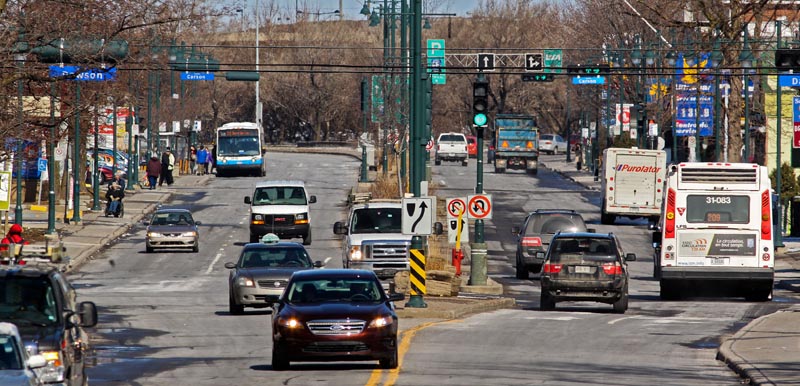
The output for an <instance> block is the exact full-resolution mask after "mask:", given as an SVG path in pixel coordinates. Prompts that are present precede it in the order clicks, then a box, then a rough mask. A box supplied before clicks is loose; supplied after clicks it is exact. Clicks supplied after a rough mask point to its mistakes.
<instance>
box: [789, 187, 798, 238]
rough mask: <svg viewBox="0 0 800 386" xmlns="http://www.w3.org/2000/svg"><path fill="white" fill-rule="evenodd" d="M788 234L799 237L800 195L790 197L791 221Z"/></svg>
mask: <svg viewBox="0 0 800 386" xmlns="http://www.w3.org/2000/svg"><path fill="white" fill-rule="evenodd" d="M789 236H792V237H800V196H794V197H792V222H791V224H790V232H789Z"/></svg>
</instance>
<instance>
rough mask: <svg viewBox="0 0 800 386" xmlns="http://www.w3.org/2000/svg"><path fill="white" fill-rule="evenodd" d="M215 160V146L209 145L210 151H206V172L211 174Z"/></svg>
mask: <svg viewBox="0 0 800 386" xmlns="http://www.w3.org/2000/svg"><path fill="white" fill-rule="evenodd" d="M216 160H217V147H216V146H213V145H212V146H211V151H210V152H208V159H207V160H206V172H207V173H209V174H211V173H212V172H213V171H214V170H213V169H214V162H215V161H216Z"/></svg>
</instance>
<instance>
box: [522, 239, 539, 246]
mask: <svg viewBox="0 0 800 386" xmlns="http://www.w3.org/2000/svg"><path fill="white" fill-rule="evenodd" d="M522 246H523V247H541V246H542V239H541V237H523V238H522Z"/></svg>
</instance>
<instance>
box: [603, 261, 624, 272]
mask: <svg viewBox="0 0 800 386" xmlns="http://www.w3.org/2000/svg"><path fill="white" fill-rule="evenodd" d="M603 272H605V274H606V275H622V266H621V265H619V263H616V262H614V263H605V264H603Z"/></svg>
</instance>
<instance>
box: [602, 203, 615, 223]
mask: <svg viewBox="0 0 800 386" xmlns="http://www.w3.org/2000/svg"><path fill="white" fill-rule="evenodd" d="M603 206H605V203H603ZM614 220H616V216H614V215H613V214H608V213H606V211H605V210H602V209H601V210H600V224H603V225H613V224H614Z"/></svg>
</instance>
